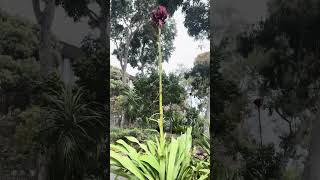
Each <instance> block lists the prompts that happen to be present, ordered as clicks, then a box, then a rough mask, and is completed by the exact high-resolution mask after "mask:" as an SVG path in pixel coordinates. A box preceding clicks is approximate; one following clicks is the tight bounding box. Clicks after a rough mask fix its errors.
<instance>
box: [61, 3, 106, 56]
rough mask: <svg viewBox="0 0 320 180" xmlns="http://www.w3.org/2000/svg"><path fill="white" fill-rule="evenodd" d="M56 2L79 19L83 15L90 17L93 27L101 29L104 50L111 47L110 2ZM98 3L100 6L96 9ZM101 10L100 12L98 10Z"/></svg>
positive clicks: (71, 15) (101, 41)
mask: <svg viewBox="0 0 320 180" xmlns="http://www.w3.org/2000/svg"><path fill="white" fill-rule="evenodd" d="M56 4H57V5H60V6H62V7H63V8H64V10H65V11H66V13H67V14H68V15H69V16H70V17H72V18H73V19H74V21H79V20H80V19H81V18H82V17H88V18H89V22H88V23H89V25H90V26H91V28H92V29H95V28H97V29H98V30H99V31H100V37H99V39H100V43H102V47H103V48H104V50H107V49H108V47H109V43H108V39H109V37H110V24H109V23H108V22H109V20H110V16H109V9H110V6H109V3H107V1H105V0H92V1H86V0H80V1H77V0H56ZM94 5H97V6H98V7H99V8H98V9H95V8H92V7H95V6H94ZM98 10H100V12H97V11H98Z"/></svg>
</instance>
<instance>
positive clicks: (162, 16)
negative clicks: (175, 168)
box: [152, 6, 168, 180]
mask: <svg viewBox="0 0 320 180" xmlns="http://www.w3.org/2000/svg"><path fill="white" fill-rule="evenodd" d="M167 16H168V13H167V10H166V8H165V7H164V6H159V7H158V8H157V9H156V10H154V11H153V12H152V20H153V22H154V23H155V24H156V26H157V27H158V38H157V39H158V63H159V111H160V112H159V114H160V115H159V130H160V138H159V141H160V142H159V146H158V156H159V165H160V166H159V172H160V180H165V179H166V177H165V175H166V167H167V165H166V154H165V152H166V148H165V137H164V133H163V107H162V51H161V28H162V27H163V25H164V23H165V20H166V18H167Z"/></svg>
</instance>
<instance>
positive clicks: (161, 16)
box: [152, 5, 169, 27]
mask: <svg viewBox="0 0 320 180" xmlns="http://www.w3.org/2000/svg"><path fill="white" fill-rule="evenodd" d="M168 16H169V14H168V12H167V9H166V7H164V6H162V5H160V6H158V7H157V9H155V10H153V11H152V21H153V22H154V23H155V24H156V25H157V26H159V27H162V26H163V25H164V23H165V20H166V19H167V17H168Z"/></svg>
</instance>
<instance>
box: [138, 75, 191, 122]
mask: <svg viewBox="0 0 320 180" xmlns="http://www.w3.org/2000/svg"><path fill="white" fill-rule="evenodd" d="M179 81H180V77H179V76H176V75H174V74H169V75H166V74H164V75H163V82H164V86H163V92H165V93H164V94H163V105H164V106H168V107H169V106H172V105H174V104H181V103H183V102H184V100H185V97H186V92H185V89H184V88H183V87H182V86H181V85H180V83H179ZM158 83H159V78H158V74H157V73H156V72H155V71H152V72H151V73H150V74H145V75H141V74H140V75H139V76H138V77H137V78H136V80H134V82H133V84H134V87H135V90H136V93H137V95H138V96H139V97H140V98H141V99H142V101H141V104H140V106H141V110H142V112H140V114H141V116H140V118H141V119H142V120H143V122H145V121H146V120H148V119H149V118H150V117H151V116H154V114H155V113H156V112H158V108H159V107H158V105H157V97H158V89H157V84H158Z"/></svg>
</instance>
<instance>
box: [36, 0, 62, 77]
mask: <svg viewBox="0 0 320 180" xmlns="http://www.w3.org/2000/svg"><path fill="white" fill-rule="evenodd" d="M32 3H33V11H34V14H35V17H36V20H37V23H38V24H39V26H40V48H39V60H40V75H41V76H42V77H47V76H48V75H49V74H50V73H52V72H53V70H54V67H55V64H56V62H55V60H56V59H55V52H54V51H53V49H52V47H51V41H50V36H51V27H52V23H53V19H54V16H55V1H54V0H47V1H45V7H44V9H43V10H41V8H40V0H32Z"/></svg>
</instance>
